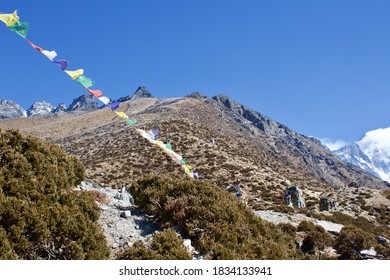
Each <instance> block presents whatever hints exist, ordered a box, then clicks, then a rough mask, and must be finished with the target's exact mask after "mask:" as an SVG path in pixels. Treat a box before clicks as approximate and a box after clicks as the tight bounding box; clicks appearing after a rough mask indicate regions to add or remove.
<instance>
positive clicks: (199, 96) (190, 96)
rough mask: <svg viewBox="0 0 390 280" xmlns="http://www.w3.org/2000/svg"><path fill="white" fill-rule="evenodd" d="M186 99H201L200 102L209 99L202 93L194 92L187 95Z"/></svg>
mask: <svg viewBox="0 0 390 280" xmlns="http://www.w3.org/2000/svg"><path fill="white" fill-rule="evenodd" d="M185 97H189V98H194V99H199V100H204V99H207V98H208V97H207V96H206V95H203V94H201V93H200V92H197V91H196V92H193V93H191V94H188V95H186V96H185Z"/></svg>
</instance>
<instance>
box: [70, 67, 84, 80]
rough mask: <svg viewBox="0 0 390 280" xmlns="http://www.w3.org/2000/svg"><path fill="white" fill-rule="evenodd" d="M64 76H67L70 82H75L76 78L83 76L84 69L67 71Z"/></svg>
mask: <svg viewBox="0 0 390 280" xmlns="http://www.w3.org/2000/svg"><path fill="white" fill-rule="evenodd" d="M65 72H66V74H68V75H69V76H70V77H71V78H72V80H76V79H77V78H78V77H80V76H82V75H84V69H78V70H75V71H67V70H65Z"/></svg>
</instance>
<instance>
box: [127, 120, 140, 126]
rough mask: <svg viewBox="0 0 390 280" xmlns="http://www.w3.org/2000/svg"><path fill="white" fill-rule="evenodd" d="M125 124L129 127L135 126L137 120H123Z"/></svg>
mask: <svg viewBox="0 0 390 280" xmlns="http://www.w3.org/2000/svg"><path fill="white" fill-rule="evenodd" d="M124 121H125V122H127V123H128V124H130V125H135V124H137V123H138V121H137V120H130V119H125V120H124Z"/></svg>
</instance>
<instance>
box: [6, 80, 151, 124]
mask: <svg viewBox="0 0 390 280" xmlns="http://www.w3.org/2000/svg"><path fill="white" fill-rule="evenodd" d="M148 97H150V98H152V97H153V95H152V94H151V93H150V92H149V91H148V89H147V88H146V87H138V89H137V90H136V91H135V93H134V94H132V95H128V96H125V97H121V98H119V99H118V100H117V101H119V102H124V101H127V100H131V99H137V98H148ZM99 108H101V107H99V104H98V103H97V102H96V101H95V98H94V97H93V96H92V95H88V94H84V95H81V96H79V97H78V98H75V99H74V100H73V102H72V103H71V104H70V105H69V107H66V105H65V104H64V103H60V104H59V105H58V106H53V105H52V104H50V103H49V102H47V101H39V102H35V103H34V104H32V105H31V106H30V108H29V109H28V110H27V111H26V110H25V109H23V108H22V106H20V105H18V104H16V103H15V102H13V101H9V100H5V99H1V98H0V119H7V118H21V117H30V116H44V115H50V114H54V113H59V112H74V111H85V112H91V111H94V110H97V109H99Z"/></svg>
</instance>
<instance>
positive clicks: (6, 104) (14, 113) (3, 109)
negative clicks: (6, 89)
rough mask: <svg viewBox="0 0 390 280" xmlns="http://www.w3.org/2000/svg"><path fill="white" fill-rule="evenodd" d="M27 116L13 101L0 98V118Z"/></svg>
mask: <svg viewBox="0 0 390 280" xmlns="http://www.w3.org/2000/svg"><path fill="white" fill-rule="evenodd" d="M21 117H27V112H26V111H25V110H24V109H23V108H22V107H21V106H20V105H18V104H16V103H15V102H13V101H9V100H5V99H1V98H0V119H8V118H21Z"/></svg>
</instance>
